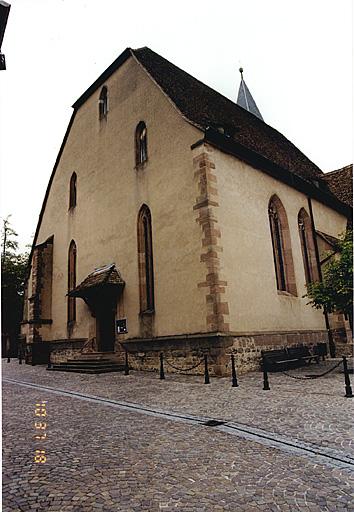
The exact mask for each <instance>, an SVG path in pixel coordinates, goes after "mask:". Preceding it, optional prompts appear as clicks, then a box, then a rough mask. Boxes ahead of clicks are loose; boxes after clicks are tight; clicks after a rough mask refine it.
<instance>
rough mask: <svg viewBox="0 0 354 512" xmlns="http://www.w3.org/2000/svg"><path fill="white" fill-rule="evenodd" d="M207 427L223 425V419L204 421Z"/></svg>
mask: <svg viewBox="0 0 354 512" xmlns="http://www.w3.org/2000/svg"><path fill="white" fill-rule="evenodd" d="M204 425H206V426H207V427H217V426H218V425H225V421H219V420H208V421H206V422H205V423H204Z"/></svg>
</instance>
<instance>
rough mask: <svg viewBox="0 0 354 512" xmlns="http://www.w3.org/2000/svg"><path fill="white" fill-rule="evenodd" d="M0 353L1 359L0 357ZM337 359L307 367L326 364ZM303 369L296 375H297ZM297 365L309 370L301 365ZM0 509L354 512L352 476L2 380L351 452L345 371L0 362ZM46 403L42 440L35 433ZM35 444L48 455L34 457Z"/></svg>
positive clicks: (260, 446)
mask: <svg viewBox="0 0 354 512" xmlns="http://www.w3.org/2000/svg"><path fill="white" fill-rule="evenodd" d="M5 361H6V360H5ZM332 365H333V361H331V362H328V363H326V365H324V366H323V365H322V366H321V367H320V368H319V367H317V366H313V369H311V370H310V371H315V372H316V373H317V372H319V373H320V372H321V371H324V369H325V366H327V367H328V368H329V367H330V366H332ZM300 373H301V372H300ZM302 373H303V374H304V373H306V374H307V373H309V369H308V368H307V369H306V370H305V371H304V372H302ZM3 378H4V379H5V382H4V383H3V452H4V455H3V466H4V476H3V510H4V511H32V510H46V511H47V510H48V511H52V510H53V511H55V510H57V511H63V512H64V511H69V510H73V511H95V510H103V511H115V510H117V511H120V510H122V511H140V510H146V511H149V512H155V511H159V512H160V511H171V510H180V511H186V512H188V511H193V512H194V511H222V510H225V511H232V512H237V511H260V510H262V511H271V512H272V511H295V510H296V511H299V510H300V511H310V512H315V511H326V512H332V511H354V472H353V471H352V470H350V468H349V466H348V467H345V466H343V467H340V466H336V465H334V464H331V463H330V461H329V463H324V462H323V458H321V457H320V456H319V457H317V456H311V457H310V456H306V455H305V454H298V453H291V452H289V451H287V450H285V449H284V450H283V449H279V448H272V447H269V446H266V445H265V444H264V443H263V442H256V441H252V440H247V439H242V438H239V437H236V436H233V435H230V434H228V433H227V432H223V431H221V430H220V429H215V428H212V427H207V426H204V425H197V424H190V423H183V422H177V421H174V420H173V419H166V418H163V417H156V416H149V415H146V414H141V413H138V412H131V411H127V410H124V409H122V408H121V409H119V408H114V407H112V406H111V405H109V404H106V405H105V404H103V403H99V402H97V401H96V402H95V401H90V402H88V401H86V400H83V399H82V398H79V397H74V396H72V397H70V396H63V395H58V394H53V393H52V392H51V391H45V390H43V389H33V388H28V387H24V386H21V385H19V384H15V383H10V382H7V381H6V379H15V380H18V381H23V382H28V383H29V382H32V383H36V384H41V385H44V386H48V387H52V388H60V389H62V390H70V391H76V392H80V393H86V394H90V395H96V396H98V397H106V398H110V399H114V400H120V401H125V402H130V403H136V404H142V405H145V406H150V407H154V408H155V409H159V410H161V411H175V412H183V413H189V414H192V415H194V416H203V417H208V418H212V417H214V418H220V419H224V420H227V421H228V422H230V421H233V422H237V424H243V425H245V426H249V427H252V428H257V429H258V430H259V431H262V432H264V433H269V434H272V435H273V434H274V433H275V434H276V435H278V436H282V438H283V439H284V438H286V439H288V440H289V441H293V440H301V441H302V442H304V443H311V444H312V445H317V447H318V449H319V451H320V452H321V451H322V452H325V451H326V449H327V448H328V447H329V448H332V449H333V450H336V453H337V454H342V456H343V458H344V457H348V455H349V456H352V455H353V451H354V440H353V438H354V435H353V421H352V409H353V406H354V399H352V400H351V399H345V398H344V378H343V375H342V374H341V373H331V374H329V375H328V376H326V377H324V378H321V379H318V380H311V381H293V379H290V378H288V377H286V376H284V375H274V374H272V375H271V376H270V385H271V390H270V391H263V390H262V379H261V374H258V373H254V374H249V375H246V376H241V377H240V379H239V383H240V387H238V388H231V385H230V381H229V379H212V381H211V384H210V385H204V384H203V378H202V377H188V376H176V375H171V374H166V380H165V381H159V379H158V375H157V374H153V373H150V374H149V373H137V372H131V375H129V376H124V375H122V374H120V373H118V374H117V373H114V374H105V375H98V376H97V375H82V374H68V373H61V372H60V373H59V372H46V371H45V367H43V366H36V367H31V366H27V365H18V363H16V362H15V361H14V360H12V362H11V363H10V364H7V363H6V362H4V363H3ZM39 400H47V406H46V408H47V417H46V422H47V433H48V435H47V438H46V439H45V440H43V441H38V440H35V439H34V436H35V433H36V430H35V428H34V423H35V421H36V420H38V418H36V417H35V414H34V412H35V403H37V402H38V401H39ZM36 449H45V452H46V456H47V461H46V462H45V463H44V464H40V463H39V464H36V463H34V453H35V450H36Z"/></svg>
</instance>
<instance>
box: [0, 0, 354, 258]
mask: <svg viewBox="0 0 354 512" xmlns="http://www.w3.org/2000/svg"><path fill="white" fill-rule="evenodd" d="M9 1H10V3H11V10H10V15H9V19H8V24H7V29H6V33H5V37H4V41H3V45H2V52H3V53H5V55H6V63H7V70H6V71H0V170H1V212H0V215H1V216H2V217H5V216H7V215H9V214H12V217H11V220H12V224H13V227H14V228H15V229H16V231H17V232H18V234H19V236H20V238H19V239H20V242H21V247H22V248H23V247H24V244H26V243H29V242H30V241H31V235H33V234H34V232H35V229H36V225H37V220H38V215H39V212H40V209H41V205H42V201H43V198H44V194H45V190H46V187H47V184H48V180H49V177H50V174H51V171H52V168H53V165H54V162H55V159H56V156H57V153H58V151H59V147H60V144H61V141H62V139H63V137H64V133H65V130H66V127H67V124H68V122H69V119H70V116H71V112H72V108H71V105H72V104H73V103H74V101H75V100H76V99H77V98H78V97H79V96H80V95H81V93H82V92H83V91H84V90H86V89H87V87H88V86H89V85H90V84H91V83H92V82H93V81H94V80H95V79H96V78H97V77H98V75H99V74H101V73H102V72H103V71H104V70H105V69H106V68H107V67H108V66H109V65H110V64H111V62H112V61H113V60H114V59H115V58H116V57H117V56H118V55H119V54H120V53H121V52H122V51H123V50H124V49H125V48H126V47H128V46H130V47H132V48H139V47H141V46H149V47H150V48H151V49H153V50H154V51H156V52H157V53H159V54H161V55H162V56H164V57H165V58H167V59H168V60H170V61H171V62H173V63H174V64H176V65H178V66H179V67H181V68H182V69H184V70H186V71H188V72H189V73H191V74H192V75H193V76H195V77H196V78H198V79H199V80H201V81H203V82H204V83H206V84H208V85H210V86H211V87H213V88H214V89H216V90H217V91H219V92H221V93H222V94H224V95H225V96H227V97H229V98H230V99H232V100H234V101H236V98H237V92H238V86H239V81H240V75H239V72H238V68H239V67H240V65H242V66H243V68H244V78H245V81H246V83H247V85H248V87H249V89H250V91H251V93H252V95H253V97H254V99H255V101H256V103H257V105H258V108H259V110H260V112H261V113H262V116H263V118H264V120H265V122H266V123H268V124H270V125H271V126H273V127H274V128H276V129H277V130H279V131H280V132H281V133H283V134H284V135H285V136H286V137H287V138H288V139H290V140H291V141H292V142H293V143H294V144H295V145H296V146H297V147H298V148H299V149H301V150H302V151H303V152H304V153H305V154H306V155H307V156H308V157H309V158H310V159H311V160H312V161H313V162H315V163H316V164H317V165H318V166H319V167H320V168H321V169H322V170H323V171H324V172H327V171H330V170H334V169H338V168H340V167H343V166H345V165H347V164H349V163H351V162H352V139H353V133H352V113H353V108H352V89H353V82H352V60H353V48H352V22H353V21H352V20H353V13H352V0H340V1H339V0H287V1H284V0H242V1H241V0H224V1H215V0H188V1H185V0H180V1H179V2H178V3H177V2H171V1H166V0H165V1H163V2H162V1H159V0H150V1H142V0H134V1H131V2H126V1H123V0H99V1H97V0H12V2H11V0H9ZM63 200H65V201H66V198H63Z"/></svg>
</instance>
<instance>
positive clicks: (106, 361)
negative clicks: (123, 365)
mask: <svg viewBox="0 0 354 512" xmlns="http://www.w3.org/2000/svg"><path fill="white" fill-rule="evenodd" d="M59 364H86V365H93V364H94V365H100V364H116V361H115V360H112V359H97V360H94V359H91V360H89V359H68V360H67V362H65V363H64V362H63V363H59Z"/></svg>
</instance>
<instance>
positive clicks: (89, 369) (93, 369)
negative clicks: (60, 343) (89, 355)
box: [47, 363, 124, 374]
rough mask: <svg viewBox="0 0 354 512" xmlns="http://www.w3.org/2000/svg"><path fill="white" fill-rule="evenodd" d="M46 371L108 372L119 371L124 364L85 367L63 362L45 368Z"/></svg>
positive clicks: (122, 368) (122, 369)
mask: <svg viewBox="0 0 354 512" xmlns="http://www.w3.org/2000/svg"><path fill="white" fill-rule="evenodd" d="M47 370H48V371H59V372H60V371H61V372H74V373H93V374H98V373H109V372H121V371H124V366H123V365H119V364H108V365H101V366H96V367H87V366H85V365H80V364H78V365H66V364H65V363H62V364H59V365H53V366H52V367H51V368H47Z"/></svg>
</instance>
